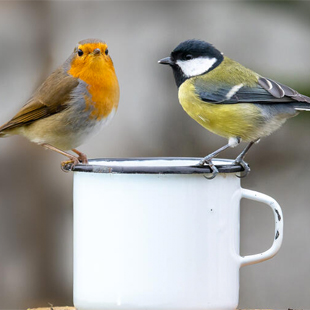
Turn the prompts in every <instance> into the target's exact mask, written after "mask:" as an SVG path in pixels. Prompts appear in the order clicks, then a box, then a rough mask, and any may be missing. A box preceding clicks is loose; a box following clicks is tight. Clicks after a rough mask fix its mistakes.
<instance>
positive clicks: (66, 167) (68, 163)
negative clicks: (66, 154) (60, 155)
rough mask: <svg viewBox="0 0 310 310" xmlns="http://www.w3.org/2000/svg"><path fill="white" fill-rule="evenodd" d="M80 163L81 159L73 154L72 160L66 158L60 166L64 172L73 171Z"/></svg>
mask: <svg viewBox="0 0 310 310" xmlns="http://www.w3.org/2000/svg"><path fill="white" fill-rule="evenodd" d="M79 163H80V161H79V159H78V158H77V157H75V156H72V157H71V159H70V160H65V161H63V162H61V164H60V168H61V170H62V171H64V172H69V171H72V169H73V168H74V167H75V166H76V165H78V164H79Z"/></svg>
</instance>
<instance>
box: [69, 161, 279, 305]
mask: <svg viewBox="0 0 310 310" xmlns="http://www.w3.org/2000/svg"><path fill="white" fill-rule="evenodd" d="M197 160H199V159H196V158H146V159H110V160H107V159H105V160H97V161H91V162H90V165H87V166H83V165H81V166H76V167H75V168H74V171H75V172H74V304H75V306H76V307H77V308H78V309H80V310H83V309H88V310H91V309H126V310H127V309H154V310H155V309H157V310H158V309H175V310H178V309H180V310H184V309H197V310H198V309H199V310H202V309H210V310H211V309H235V308H236V307H237V305H238V298H239V268H240V267H241V266H245V265H249V264H255V263H259V262H261V261H264V260H266V259H269V258H271V257H273V256H274V255H275V254H276V253H277V252H278V250H279V248H280V246H281V243H282V238H283V215H282V211H281V208H280V206H279V205H278V203H277V202H276V201H275V200H274V199H273V198H271V197H269V196H267V195H264V194H261V193H258V192H255V191H250V190H247V189H243V188H241V186H240V179H239V178H237V177H236V176H235V174H236V172H238V171H240V167H238V166H235V165H234V164H233V163H232V162H231V161H227V160H216V161H214V163H215V164H216V165H217V168H218V170H219V171H220V174H219V176H217V177H216V178H215V179H214V180H212V181H210V180H207V179H206V178H205V177H204V176H205V175H207V173H208V170H206V168H204V167H197V166H196V167H195V164H197ZM238 169H239V170H238ZM242 198H245V199H250V200H256V201H259V202H262V203H264V204H267V205H268V206H270V208H271V209H272V210H273V214H274V218H275V235H274V242H273V245H272V246H271V248H270V249H269V250H267V251H265V252H263V253H259V254H255V255H248V256H244V257H242V256H240V254H239V244H240V200H241V199H242Z"/></svg>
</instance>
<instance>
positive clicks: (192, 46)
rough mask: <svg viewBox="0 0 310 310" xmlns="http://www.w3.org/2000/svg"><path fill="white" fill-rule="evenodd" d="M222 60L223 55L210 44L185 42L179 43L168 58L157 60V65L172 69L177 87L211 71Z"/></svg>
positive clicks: (192, 41) (194, 41)
mask: <svg viewBox="0 0 310 310" xmlns="http://www.w3.org/2000/svg"><path fill="white" fill-rule="evenodd" d="M223 59H224V57H223V54H222V53H221V52H220V51H219V50H217V49H216V48H215V47H214V46H213V45H212V44H210V43H207V42H205V41H201V40H187V41H184V42H182V43H180V44H179V45H178V46H177V47H176V48H175V49H174V50H173V51H172V52H171V54H170V57H167V58H163V59H161V60H159V63H160V64H167V65H170V66H171V67H172V69H173V73H174V78H175V81H176V83H177V86H178V87H179V86H180V85H181V84H182V83H183V82H184V81H185V80H187V79H188V78H191V77H194V76H198V75H201V74H205V73H207V72H209V71H211V70H213V69H214V68H215V67H217V66H218V65H219V64H220V63H221V62H222V61H223Z"/></svg>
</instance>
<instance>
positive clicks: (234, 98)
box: [194, 77, 310, 104]
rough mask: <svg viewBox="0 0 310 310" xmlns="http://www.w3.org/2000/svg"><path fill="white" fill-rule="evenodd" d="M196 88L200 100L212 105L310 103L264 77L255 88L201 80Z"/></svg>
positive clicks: (309, 99) (299, 95) (196, 82)
mask: <svg viewBox="0 0 310 310" xmlns="http://www.w3.org/2000/svg"><path fill="white" fill-rule="evenodd" d="M194 86H195V90H196V93H197V95H198V96H199V98H200V99H201V100H202V101H205V102H210V103H225V104H234V103H257V104H271V103H282V104H283V103H294V102H304V103H310V98H309V97H307V96H304V95H301V94H299V93H298V92H297V91H295V90H293V89H292V88H290V87H288V86H286V85H283V84H280V83H277V82H275V81H272V80H270V79H267V78H264V77H259V78H258V80H257V83H256V84H255V86H254V87H253V86H251V87H250V86H247V85H244V84H243V83H240V84H237V85H233V86H232V85H230V84H228V83H227V84H226V83H212V82H210V81H208V83H203V81H201V80H199V79H196V80H195V82H194Z"/></svg>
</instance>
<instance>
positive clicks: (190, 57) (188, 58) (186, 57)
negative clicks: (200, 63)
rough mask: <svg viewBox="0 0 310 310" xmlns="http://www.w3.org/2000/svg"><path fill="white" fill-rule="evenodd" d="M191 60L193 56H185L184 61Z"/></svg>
mask: <svg viewBox="0 0 310 310" xmlns="http://www.w3.org/2000/svg"><path fill="white" fill-rule="evenodd" d="M191 59H193V55H191V54H187V55H186V56H185V60H191Z"/></svg>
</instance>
